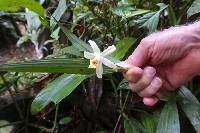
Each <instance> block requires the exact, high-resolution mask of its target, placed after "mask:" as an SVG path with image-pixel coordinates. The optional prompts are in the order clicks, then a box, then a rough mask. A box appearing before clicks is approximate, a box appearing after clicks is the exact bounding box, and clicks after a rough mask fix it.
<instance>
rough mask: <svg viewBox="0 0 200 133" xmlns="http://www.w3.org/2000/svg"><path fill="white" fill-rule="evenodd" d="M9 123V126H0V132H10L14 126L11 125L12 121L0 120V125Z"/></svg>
mask: <svg viewBox="0 0 200 133" xmlns="http://www.w3.org/2000/svg"><path fill="white" fill-rule="evenodd" d="M9 124H10V126H5V127H2V128H0V133H11V132H12V131H13V128H14V125H12V123H10V122H8V121H5V120H0V126H4V125H9Z"/></svg>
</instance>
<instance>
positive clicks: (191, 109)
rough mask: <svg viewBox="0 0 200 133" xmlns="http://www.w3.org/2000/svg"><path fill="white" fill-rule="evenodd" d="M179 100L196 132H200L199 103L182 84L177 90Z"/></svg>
mask: <svg viewBox="0 0 200 133" xmlns="http://www.w3.org/2000/svg"><path fill="white" fill-rule="evenodd" d="M178 94H179V96H180V97H181V100H179V104H180V106H181V108H182V110H183V112H184V113H185V114H186V116H187V117H188V119H189V120H190V123H191V124H192V125H193V127H194V128H195V130H196V132H197V133H199V132H200V103H199V101H198V100H197V98H196V97H195V96H194V95H193V94H192V93H191V92H190V91H189V90H188V89H187V88H186V87H185V86H182V87H181V88H180V89H179V92H178Z"/></svg>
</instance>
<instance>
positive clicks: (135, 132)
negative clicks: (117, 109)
mask: <svg viewBox="0 0 200 133" xmlns="http://www.w3.org/2000/svg"><path fill="white" fill-rule="evenodd" d="M124 128H125V132H126V133H146V130H145V129H144V127H143V125H142V124H141V123H140V122H138V121H137V120H136V119H134V118H131V119H128V120H125V121H124Z"/></svg>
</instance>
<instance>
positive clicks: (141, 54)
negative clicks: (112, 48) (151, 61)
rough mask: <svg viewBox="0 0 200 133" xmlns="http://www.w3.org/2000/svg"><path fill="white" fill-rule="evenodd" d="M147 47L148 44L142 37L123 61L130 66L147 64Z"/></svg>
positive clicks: (148, 46) (148, 47)
mask: <svg viewBox="0 0 200 133" xmlns="http://www.w3.org/2000/svg"><path fill="white" fill-rule="evenodd" d="M149 49H150V45H149V43H148V41H144V39H143V40H142V41H141V43H140V44H139V45H138V47H137V48H136V49H135V50H134V52H133V53H132V55H130V56H129V57H128V59H127V60H125V62H126V63H128V64H130V65H132V66H136V67H143V66H144V65H145V64H147V60H148V58H149V57H148V55H150V54H149Z"/></svg>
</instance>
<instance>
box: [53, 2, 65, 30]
mask: <svg viewBox="0 0 200 133" xmlns="http://www.w3.org/2000/svg"><path fill="white" fill-rule="evenodd" d="M66 9H67V5H66V1H65V0H60V1H59V4H58V7H57V8H56V10H55V11H54V13H53V15H52V16H51V19H50V27H51V29H54V28H55V26H56V24H57V22H56V21H59V20H60V18H61V17H62V15H63V14H64V13H65V11H66ZM55 20H56V21H55Z"/></svg>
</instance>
